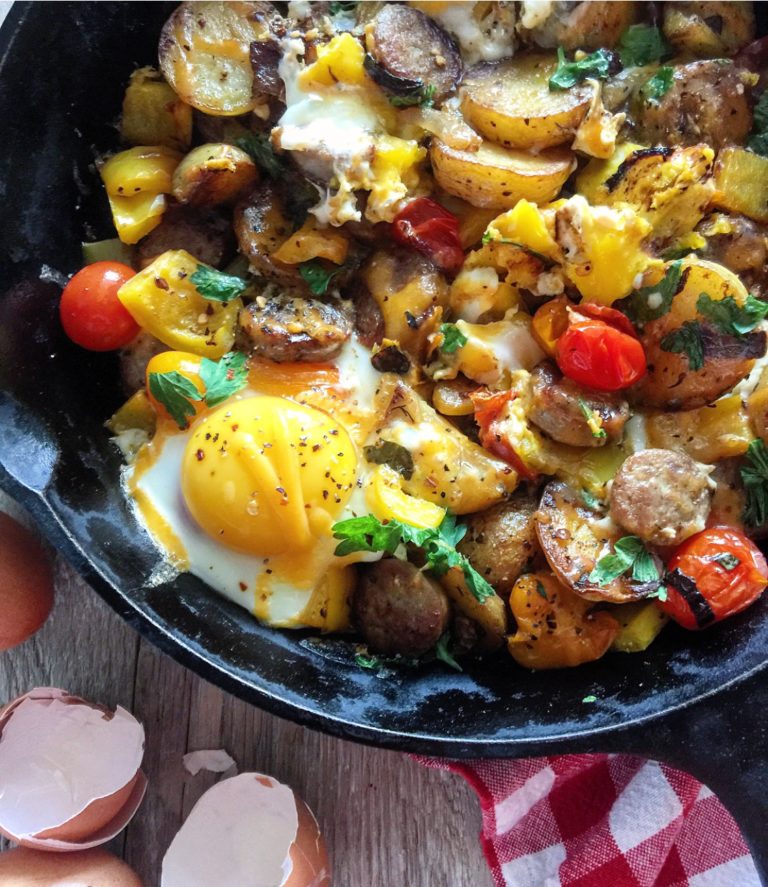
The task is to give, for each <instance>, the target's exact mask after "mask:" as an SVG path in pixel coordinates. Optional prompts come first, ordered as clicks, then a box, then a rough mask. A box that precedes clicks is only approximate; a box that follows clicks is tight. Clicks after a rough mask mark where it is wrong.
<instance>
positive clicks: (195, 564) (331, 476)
mask: <svg viewBox="0 0 768 887" xmlns="http://www.w3.org/2000/svg"><path fill="white" fill-rule="evenodd" d="M382 380H383V377H382V376H381V375H380V374H379V373H377V372H376V371H375V370H374V369H373V367H372V366H371V362H370V352H369V351H368V350H367V349H365V348H364V347H363V346H362V345H360V344H359V343H358V342H356V341H354V340H353V341H351V342H349V343H348V344H347V346H346V347H345V349H344V351H343V352H342V354H341V355H340V356H339V358H338V359H337V360H336V361H335V362H334V363H333V364H270V363H268V362H261V361H254V362H253V363H252V367H251V371H250V374H249V383H248V386H247V387H246V388H243V389H241V390H240V391H239V392H238V393H237V394H235V395H233V396H232V397H231V398H229V399H228V400H226V401H224V402H223V403H222V404H221V405H219V406H217V407H215V408H213V409H210V410H206V411H202V412H200V413H199V414H198V415H197V416H196V417H195V419H194V421H193V422H192V423H191V424H190V426H189V428H187V429H186V430H181V429H179V428H178V426H177V425H176V424H175V423H174V422H173V421H171V420H163V419H161V420H160V421H159V423H158V427H157V431H156V433H155V435H154V437H153V438H152V440H151V441H150V442H149V443H147V444H145V445H144V446H143V447H142V449H141V450H140V451H139V453H138V455H137V457H136V459H135V460H134V462H133V463H132V464H131V465H130V466H128V467H127V468H126V471H125V477H124V482H125V487H126V490H127V492H128V495H129V496H130V498H131V499H132V501H133V502H134V504H135V507H136V511H137V512H138V515H139V517H140V519H141V521H142V522H143V524H144V525H145V527H146V528H147V530H148V532H149V534H150V535H151V536H152V538H153V539H154V540H155V542H156V543H157V544H158V546H159V547H160V548H161V550H162V551H163V552H164V553H165V554H166V556H167V558H168V561H169V562H170V563H171V564H172V565H173V566H174V567H176V568H177V569H178V570H180V571H188V572H190V573H192V574H194V575H195V576H198V577H199V578H200V579H202V580H203V581H204V582H206V583H207V584H208V585H210V586H211V587H212V588H214V589H215V590H216V591H218V592H220V593H221V594H223V595H225V596H226V597H227V598H229V599H230V600H232V601H234V602H235V603H237V604H240V605H241V606H243V607H245V608H246V609H248V610H249V611H251V612H252V613H253V614H254V615H255V616H256V617H257V618H258V619H259V620H261V621H262V622H264V623H266V624H268V625H271V626H274V627H279V628H298V627H302V626H308V627H320V628H325V629H328V630H333V629H335V628H339V627H342V624H341V623H343V621H344V618H345V614H344V613H341V612H337V613H334V612H330V613H329V612H328V607H329V601H330V602H333V601H338V600H339V599H340V598H343V595H340V594H339V593H338V592H341V591H344V590H345V589H348V588H349V587H351V584H352V575H351V569H352V568H351V566H350V565H351V564H352V563H355V562H358V561H361V560H371V559H373V560H375V559H376V558H377V557H379V556H380V555H372V554H364V553H359V554H353V555H349V556H347V557H345V558H339V557H336V556H335V555H334V550H335V548H336V545H337V544H338V542H337V540H335V539H334V538H333V532H332V527H333V524H334V523H336V522H337V521H340V520H345V519H346V518H351V517H357V516H360V515H362V514H367V513H368V512H369V511H370V509H369V508H368V506H367V505H366V494H365V489H366V479H367V475H368V473H369V467H367V466H366V463H365V460H364V459H363V458H362V446H363V443H364V442H365V440H366V438H367V437H368V435H369V434H370V432H371V430H372V429H373V428H374V427H375V425H376V424H377V422H378V421H379V420H380V418H381V415H382V413H383V411H384V410H385V409H386V406H387V404H388V402H389V397H390V396H391V395H390V394H388V392H387V390H386V384H384V383H383V381H382ZM330 606H331V607H333V603H331V604H330ZM337 622H338V623H339V624H335V623H337Z"/></svg>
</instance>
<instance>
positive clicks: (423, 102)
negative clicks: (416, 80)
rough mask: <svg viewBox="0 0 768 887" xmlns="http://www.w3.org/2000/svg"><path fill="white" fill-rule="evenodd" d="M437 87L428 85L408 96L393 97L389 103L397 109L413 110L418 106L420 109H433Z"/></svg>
mask: <svg viewBox="0 0 768 887" xmlns="http://www.w3.org/2000/svg"><path fill="white" fill-rule="evenodd" d="M436 92H437V87H435V86H434V84H432V83H427V84H425V85H424V86H422V87H420V88H419V89H417V90H415V91H414V92H410V93H407V94H406V95H391V96H390V97H389V103H390V104H391V105H392V106H393V107H395V108H412V107H414V106H416V105H418V106H419V107H420V108H431V107H432V106H433V105H434V104H435V93H436Z"/></svg>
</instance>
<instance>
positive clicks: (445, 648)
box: [435, 632, 464, 671]
mask: <svg viewBox="0 0 768 887" xmlns="http://www.w3.org/2000/svg"><path fill="white" fill-rule="evenodd" d="M450 644H451V636H450V634H448V632H446V633H445V634H444V635H443V636H442V637H441V638H440V640H439V641H438V642H437V643H436V644H435V658H436V659H439V660H440V661H441V662H444V663H445V664H446V665H448V666H450V667H451V668H452V669H454V670H455V671H464V669H463V668H462V667H461V666H460V665H459V663H458V662H457V661H456V660H455V659H454V658H453V656H452V655H451V650H450Z"/></svg>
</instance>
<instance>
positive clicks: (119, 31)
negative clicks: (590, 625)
mask: <svg viewBox="0 0 768 887" xmlns="http://www.w3.org/2000/svg"><path fill="white" fill-rule="evenodd" d="M168 11H169V8H168V6H167V5H166V4H164V3H163V4H160V3H157V4H156V3H146V4H145V3H57V4H48V3H39V4H35V3H19V4H16V5H14V7H13V9H12V10H11V13H10V14H9V16H8V19H7V20H6V22H5V24H4V25H3V28H2V31H1V32H0V121H2V129H3V140H2V149H0V199H1V200H2V209H3V224H2V227H1V228H0V246H1V248H0V484H1V485H2V486H3V487H4V488H5V489H6V490H7V491H8V492H9V493H10V494H12V495H13V496H15V497H16V498H17V499H18V500H19V501H20V502H21V503H23V504H24V505H25V506H26V507H27V508H28V509H29V510H30V511H31V513H32V514H33V515H34V516H35V518H36V520H37V522H38V524H39V526H40V529H41V530H42V531H43V533H45V535H46V536H47V537H48V538H49V539H50V540H51V541H52V542H53V544H54V545H56V546H57V547H58V548H59V550H60V551H62V552H63V553H64V555H65V556H66V557H67V558H68V559H69V560H70V561H71V562H72V563H73V564H75V565H76V566H77V567H78V568H79V569H80V571H81V572H82V573H83V575H85V576H86V577H87V578H88V579H89V580H90V581H91V582H92V584H93V585H94V587H95V588H96V590H97V591H98V592H99V594H101V595H102V597H104V599H105V600H106V601H108V602H109V603H110V604H111V605H112V607H114V608H115V610H117V611H118V612H119V613H120V614H121V615H122V616H123V617H124V618H125V619H127V620H128V621H129V622H130V623H131V624H132V625H133V626H134V627H135V628H136V629H137V630H138V631H139V632H141V633H142V634H143V635H144V636H145V637H147V638H149V639H150V640H151V641H153V642H154V643H155V644H157V645H158V646H159V647H160V648H161V649H163V650H164V651H165V652H167V653H168V654H170V655H171V656H173V657H174V658H175V659H177V660H178V661H179V662H182V663H183V664H184V665H186V666H188V667H189V668H191V669H193V670H194V671H195V672H197V673H198V674H199V675H201V676H202V677H204V678H206V679H207V680H210V681H212V682H214V683H216V684H218V685H219V686H221V687H223V688H225V689H226V690H228V691H230V692H232V693H235V694H236V695H238V696H240V697H241V698H243V699H247V700H249V701H251V702H253V703H255V704H257V705H259V706H261V707H263V708H265V709H267V710H269V711H271V712H274V713H275V714H278V715H281V716H283V717H287V718H291V719H292V720H295V721H297V722H299V723H302V724H305V725H307V726H310V727H314V728H318V729H321V730H325V731H327V732H328V733H332V734H334V735H337V736H342V737H345V738H350V739H356V740H360V741H363V742H369V743H371V744H375V745H379V746H386V747H390V748H396V749H401V750H408V751H418V752H422V753H426V754H437V755H444V756H450V757H479V756H483V755H487V756H509V757H522V756H530V755H543V754H550V753H561V752H577V751H627V752H636V753H638V754H642V755H645V756H647V757H651V758H656V759H659V760H664V761H668V762H670V763H672V764H675V765H677V766H680V767H682V768H684V769H686V770H688V771H690V772H692V773H694V774H695V775H696V776H698V777H699V778H700V779H702V780H703V781H704V782H706V783H707V784H708V785H709V786H710V787H711V788H712V789H714V790H715V791H716V792H717V793H718V794H719V795H720V797H721V798H722V799H723V801H724V802H725V803H726V804H727V805H728V806H729V807H730V809H731V810H732V811H733V813H734V815H735V816H736V817H737V818H738V820H739V823H740V825H741V827H742V829H743V830H744V833H745V835H746V836H747V839H748V840H749V841H750V843H751V845H752V849H753V851H754V854H755V858H756V861H757V864H758V866H759V867H760V869H761V871H762V873H763V877H764V878H766V879H768V835H766V829H767V828H768V761H766V754H768V733H767V731H766V711H767V710H768V686H766V671H765V667H766V665H767V664H768V596H766V597H765V598H764V599H763V601H762V603H760V604H758V605H757V606H755V607H753V608H752V609H751V610H750V611H749V612H748V613H746V614H744V615H742V616H740V617H736V618H734V619H732V620H730V621H729V622H727V623H725V624H724V625H722V626H717V627H715V628H713V629H711V630H709V631H706V632H703V633H701V634H691V633H685V632H683V631H681V630H675V629H670V630H668V631H666V632H665V633H664V634H663V635H662V637H661V638H660V640H659V641H658V642H656V643H655V644H654V645H653V646H652V648H651V649H650V650H649V651H648V652H647V653H644V654H639V655H632V656H621V655H612V656H608V657H606V658H605V659H603V660H602V661H600V662H597V663H594V664H592V665H589V666H583V667H581V668H578V669H574V670H566V671H560V672H554V673H541V674H528V673H526V672H523V671H522V670H520V669H518V668H517V667H515V666H514V665H513V664H512V663H511V661H510V660H509V657H507V656H500V657H499V658H498V660H497V661H487V662H485V663H483V664H476V665H469V666H468V667H467V670H466V671H465V672H464V673H463V674H455V673H448V672H446V671H445V670H443V669H442V668H436V667H435V668H432V669H427V670H426V671H423V672H418V673H408V674H404V675H400V676H397V675H396V676H391V677H387V678H382V677H377V676H376V675H374V674H371V673H369V672H366V671H363V670H361V669H355V668H349V667H347V666H345V665H342V664H340V663H338V662H335V661H331V660H328V659H326V658H323V657H321V656H318V655H317V654H316V653H315V652H312V651H310V650H309V649H307V648H306V647H305V646H303V645H302V638H301V636H300V635H298V634H296V633H281V632H278V631H274V630H270V629H267V628H262V627H261V626H260V625H258V624H257V623H256V621H255V620H254V619H252V618H250V617H249V616H248V615H247V614H246V613H245V612H244V611H242V610H240V609H239V608H237V607H235V606H234V605H230V604H229V603H228V602H227V601H225V600H223V599H221V598H219V597H218V596H217V595H216V594H214V593H213V592H211V591H209V590H208V589H207V588H206V587H205V586H204V585H203V584H202V583H201V582H199V581H198V580H196V579H194V578H192V577H189V576H182V577H180V578H178V579H176V580H174V581H172V582H162V581H160V578H158V577H159V576H161V574H158V572H157V570H158V567H159V566H160V564H159V558H158V555H157V554H156V552H155V550H154V548H153V546H152V544H151V543H150V541H149V539H148V538H147V536H146V534H145V532H144V531H143V530H142V529H141V527H140V526H139V525H138V524H137V522H136V520H135V519H134V517H133V515H132V514H131V512H130V510H129V509H128V508H127V507H126V504H125V502H124V500H123V497H122V495H121V493H120V489H119V486H118V482H117V478H118V472H119V469H120V459H119V456H118V454H117V452H116V450H115V449H114V448H113V446H112V445H111V444H110V443H109V442H108V440H107V435H106V434H105V432H104V430H103V428H102V422H103V421H104V419H105V418H106V417H107V416H109V415H110V414H111V413H112V412H113V410H114V409H115V408H116V407H117V405H118V404H119V403H120V402H121V400H122V393H121V391H120V390H119V387H118V384H117V381H116V379H117V371H116V370H117V366H116V362H115V359H114V357H113V356H104V355H92V354H88V353H86V352H84V351H81V350H79V349H76V348H75V347H74V346H72V345H70V344H69V343H68V341H67V340H66V339H65V338H64V337H63V335H62V333H61V331H60V329H59V326H58V323H57V319H56V306H57V301H58V296H59V292H60V286H59V284H58V283H57V282H56V280H55V279H54V280H52V279H51V278H52V277H53V278H56V277H57V274H59V275H60V274H63V275H67V274H70V273H72V272H73V271H75V270H76V269H77V268H78V267H79V265H80V242H81V240H82V239H84V238H85V235H86V234H92V235H94V236H102V237H103V236H112V235H111V233H110V231H111V226H110V222H109V218H108V215H107V210H106V201H105V200H104V199H103V197H102V195H101V193H100V192H99V189H98V187H96V185H97V182H96V179H95V177H94V175H93V171H92V168H91V167H90V164H91V163H92V160H93V156H94V152H95V151H96V150H103V149H105V148H107V147H110V146H113V145H114V144H115V143H116V131H115V128H114V125H113V124H114V121H115V120H116V115H117V113H118V110H119V107H120V102H121V97H122V91H123V88H124V85H125V82H126V80H127V78H128V75H129V73H130V71H131V70H132V69H133V68H134V67H135V66H136V65H138V64H147V63H150V62H153V61H154V60H155V46H156V42H157V35H158V32H159V28H160V26H161V24H162V22H163V21H164V19H165V17H166V15H167V14H168ZM41 271H42V273H41ZM588 696H595V697H597V701H596V702H593V703H589V702H583V699H584V697H588ZM766 883H768V880H766Z"/></svg>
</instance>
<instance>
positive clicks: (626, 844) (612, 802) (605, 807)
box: [419, 755, 760, 887]
mask: <svg viewBox="0 0 768 887" xmlns="http://www.w3.org/2000/svg"><path fill="white" fill-rule="evenodd" d="M419 760H420V761H421V762H422V763H423V764H426V765H427V766H429V767H435V768H439V769H446V770H452V771H454V772H456V773H460V774H461V775H462V776H464V778H465V779H466V780H467V781H468V782H469V784H470V785H471V786H472V788H474V790H475V791H476V792H477V794H478V796H479V798H480V806H481V808H482V811H483V827H482V832H481V833H480V841H481V843H482V846H483V850H484V852H485V856H486V859H487V860H488V865H489V866H490V868H491V872H492V873H493V878H494V881H495V883H496V885H497V887H760V881H759V879H758V876H757V872H756V871H755V867H754V864H753V863H752V858H751V857H750V855H749V851H748V850H747V847H746V844H745V843H744V839H743V838H742V836H741V833H740V832H739V829H738V828H737V826H736V823H735V822H734V821H733V818H732V817H731V815H730V813H728V812H727V811H726V810H725V808H724V807H723V806H722V804H721V803H720V801H718V799H717V798H716V797H715V795H713V794H712V792H711V791H710V790H709V789H708V788H706V786H703V785H702V784H701V783H700V782H697V781H696V780H695V779H694V778H693V777H692V776H689V775H688V774H687V773H682V772H681V771H680V770H675V769H673V768H672V767H668V766H667V765H666V764H659V763H657V762H656V761H646V760H643V759H642V758H636V757H631V756H629V755H563V756H560V757H549V758H532V759H529V760H522V761H506V760H488V761H463V762H461V761H445V760H431V759H427V758H420V759H419Z"/></svg>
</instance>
